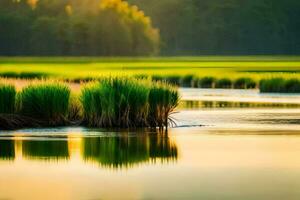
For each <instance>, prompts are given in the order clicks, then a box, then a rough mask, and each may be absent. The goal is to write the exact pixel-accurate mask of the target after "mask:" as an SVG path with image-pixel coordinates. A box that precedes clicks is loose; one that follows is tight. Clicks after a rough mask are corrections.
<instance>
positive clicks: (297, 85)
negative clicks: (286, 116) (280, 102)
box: [259, 78, 300, 93]
mask: <svg viewBox="0 0 300 200" xmlns="http://www.w3.org/2000/svg"><path fill="white" fill-rule="evenodd" d="M259 89H260V92H262V93H267V92H270V93H300V80H299V79H283V78H270V79H262V80H261V81H260V83H259Z"/></svg>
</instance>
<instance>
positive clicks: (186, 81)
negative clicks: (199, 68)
mask: <svg viewBox="0 0 300 200" xmlns="http://www.w3.org/2000/svg"><path fill="white" fill-rule="evenodd" d="M193 79H194V75H191V74H190V75H185V76H183V77H182V78H181V81H180V86H182V87H192V85H193Z"/></svg>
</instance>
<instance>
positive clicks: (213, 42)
mask: <svg viewBox="0 0 300 200" xmlns="http://www.w3.org/2000/svg"><path fill="white" fill-rule="evenodd" d="M128 2H129V3H132V4H136V5H137V6H138V7H139V8H141V9H143V10H144V11H145V13H147V15H149V16H150V17H151V19H152V21H153V24H154V25H155V26H156V27H157V28H158V29H160V34H161V41H162V43H163V44H164V45H163V46H162V47H161V53H162V54H163V55H272V54H277V55H287V54H290V55H299V53H300V48H299V44H300V37H299V34H300V21H299V20H295V19H299V18H300V1H299V0H285V1H282V0H230V1H228V0H151V1H149V0H128Z"/></svg>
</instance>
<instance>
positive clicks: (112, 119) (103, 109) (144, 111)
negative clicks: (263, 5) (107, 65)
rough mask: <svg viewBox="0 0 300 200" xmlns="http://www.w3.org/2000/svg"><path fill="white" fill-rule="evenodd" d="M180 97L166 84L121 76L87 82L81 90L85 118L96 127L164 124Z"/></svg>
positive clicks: (161, 125) (162, 125)
mask: <svg viewBox="0 0 300 200" xmlns="http://www.w3.org/2000/svg"><path fill="white" fill-rule="evenodd" d="M175 97H177V99H176V100H175ZM178 99H179V96H178V93H177V90H175V89H173V88H172V87H171V86H168V85H167V84H163V83H153V84H152V83H151V82H149V81H146V80H137V79H134V78H122V77H118V78H107V79H103V80H101V81H99V82H94V83H91V84H88V85H87V86H85V87H84V88H83V90H82V93H81V103H82V106H83V110H84V121H85V123H87V124H88V125H89V126H94V127H146V126H151V127H156V126H159V127H164V126H167V121H168V120H167V119H168V117H169V115H170V113H171V112H172V111H173V109H174V108H175V107H176V106H177V103H178Z"/></svg>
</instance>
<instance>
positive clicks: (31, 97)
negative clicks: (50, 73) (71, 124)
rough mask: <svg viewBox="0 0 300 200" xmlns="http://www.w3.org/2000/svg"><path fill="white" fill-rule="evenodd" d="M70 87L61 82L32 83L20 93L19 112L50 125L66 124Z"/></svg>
mask: <svg viewBox="0 0 300 200" xmlns="http://www.w3.org/2000/svg"><path fill="white" fill-rule="evenodd" d="M70 93H71V91H70V89H69V87H68V86H66V85H64V84H61V83H42V84H32V85H29V86H27V87H25V88H23V89H22V91H21V92H20V93H19V94H18V106H19V112H20V113H21V114H22V115H24V116H28V117H32V118H34V119H41V120H43V121H47V122H48V124H49V125H54V126H56V125H64V124H65V121H66V116H67V114H68V108H69V100H70Z"/></svg>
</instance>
